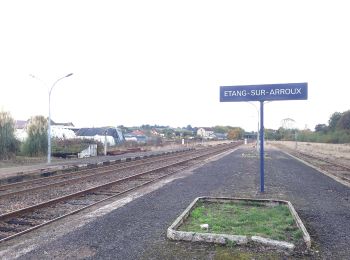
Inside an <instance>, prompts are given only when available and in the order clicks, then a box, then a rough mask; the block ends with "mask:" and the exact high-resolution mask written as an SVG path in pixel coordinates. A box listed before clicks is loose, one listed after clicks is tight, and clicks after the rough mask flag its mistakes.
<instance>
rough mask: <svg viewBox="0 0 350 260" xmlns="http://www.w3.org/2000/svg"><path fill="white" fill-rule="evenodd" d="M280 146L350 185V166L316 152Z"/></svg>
mask: <svg viewBox="0 0 350 260" xmlns="http://www.w3.org/2000/svg"><path fill="white" fill-rule="evenodd" d="M278 148H280V149H282V150H284V151H286V152H287V153H288V154H290V155H292V156H294V157H296V158H299V159H300V160H302V161H305V162H307V163H308V164H310V165H312V166H314V167H315V168H317V169H319V170H320V171H321V172H324V173H326V174H327V175H329V176H333V177H335V179H340V180H341V181H343V182H345V183H347V184H348V185H350V167H349V166H346V165H342V164H339V163H336V162H333V161H331V160H327V159H324V158H321V157H319V156H317V155H315V154H310V153H304V152H301V151H297V150H292V149H290V148H286V147H285V146H278Z"/></svg>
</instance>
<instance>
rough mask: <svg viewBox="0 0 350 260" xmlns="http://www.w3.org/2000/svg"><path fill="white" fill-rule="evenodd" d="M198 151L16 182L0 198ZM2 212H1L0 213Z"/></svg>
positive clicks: (0, 188)
mask: <svg viewBox="0 0 350 260" xmlns="http://www.w3.org/2000/svg"><path fill="white" fill-rule="evenodd" d="M193 153H196V151H193V150H189V151H183V152H182V153H181V154H178V153H177V154H175V155H173V154H171V155H163V156H161V157H160V158H159V157H150V158H145V159H136V161H125V162H120V163H117V164H113V165H107V166H101V167H98V168H93V169H85V170H80V171H74V172H69V173H62V174H58V175H55V176H48V177H41V178H37V179H33V180H29V181H22V182H16V183H11V184H6V185H1V186H0V198H4V197H9V196H12V195H18V194H21V193H24V192H27V191H34V190H37V189H41V188H43V187H50V186H55V185H62V184H64V183H69V182H73V181H75V182H78V181H83V180H86V179H89V178H92V177H95V176H97V175H98V177H103V176H107V175H109V174H116V173H117V172H118V171H122V170H127V169H132V168H136V167H139V166H145V165H150V164H153V163H161V162H163V161H168V160H174V159H175V160H176V159H178V158H181V157H183V156H184V155H190V154H193ZM0 212H1V211H0Z"/></svg>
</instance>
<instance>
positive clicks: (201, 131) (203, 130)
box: [197, 127, 215, 139]
mask: <svg viewBox="0 0 350 260" xmlns="http://www.w3.org/2000/svg"><path fill="white" fill-rule="evenodd" d="M197 135H198V136H200V137H202V138H204V139H214V138H215V134H214V129H213V128H209V127H200V128H198V130H197Z"/></svg>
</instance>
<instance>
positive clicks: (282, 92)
mask: <svg viewBox="0 0 350 260" xmlns="http://www.w3.org/2000/svg"><path fill="white" fill-rule="evenodd" d="M297 94H301V88H287V89H279V88H276V89H271V90H270V91H267V90H265V89H251V90H250V91H247V90H245V89H244V90H225V91H224V96H225V97H232V96H238V97H245V96H265V95H272V96H274V95H297Z"/></svg>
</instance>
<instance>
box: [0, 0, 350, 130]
mask: <svg viewBox="0 0 350 260" xmlns="http://www.w3.org/2000/svg"><path fill="white" fill-rule="evenodd" d="M349 13H350V10H349V5H348V3H347V1H335V0H333V1H320V0H317V1H305V0H301V1H297V0H293V1H280V0H276V1H261V0H257V1H248V0H242V1H232V0H229V1H205V0H198V1H191V0H185V1H182V0H177V1H166V0H159V1H152V0H148V1H141V0H140V1H133V0H129V1H88V0H74V1H71V0H69V1H68V0H60V1H50V0H44V1H35V0H31V1H16V0H11V1H10V0H2V1H1V2H0V28H1V30H0V33H1V41H0V71H1V74H0V90H1V92H0V109H2V110H5V111H9V112H10V113H11V114H12V116H13V117H14V118H15V119H21V120H26V119H28V118H29V117H31V116H34V115H45V116H47V115H48V89H49V88H50V87H51V86H52V85H53V83H54V82H55V81H56V80H57V79H58V78H60V77H62V76H65V75H67V74H68V73H74V75H73V76H71V77H69V78H65V79H63V80H61V81H59V82H58V83H57V85H56V86H55V88H54V89H53V91H52V96H51V98H52V103H51V111H52V119H53V120H55V121H59V122H73V123H74V124H75V125H76V126H78V127H79V126H104V125H111V126H117V125H125V126H134V125H141V124H158V125H170V126H174V127H177V126H187V125H189V124H191V125H192V126H215V125H231V126H240V127H243V128H244V129H246V130H249V131H251V130H256V128H257V116H258V113H257V109H258V105H259V104H258V103H257V102H253V103H251V104H249V103H241V102H239V103H220V102H219V89H220V86H230V85H245V84H248V85H253V84H272V83H296V82H308V86H309V99H308V100H306V101H304V100H303V101H275V102H271V103H268V104H266V105H265V127H267V128H275V129H277V128H278V127H280V126H281V121H282V120H283V119H285V118H292V119H294V120H295V121H296V127H298V128H300V129H304V128H305V127H308V128H310V129H314V126H315V125H316V124H318V123H327V121H328V119H329V117H330V115H331V114H332V113H334V112H344V111H346V110H349V109H350V75H349V73H350V37H349V31H350V28H349V27H350V26H349V25H350V15H349ZM30 74H33V75H35V76H36V77H37V79H34V78H32V77H30V76H29V75H30ZM254 106H255V107H254Z"/></svg>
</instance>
